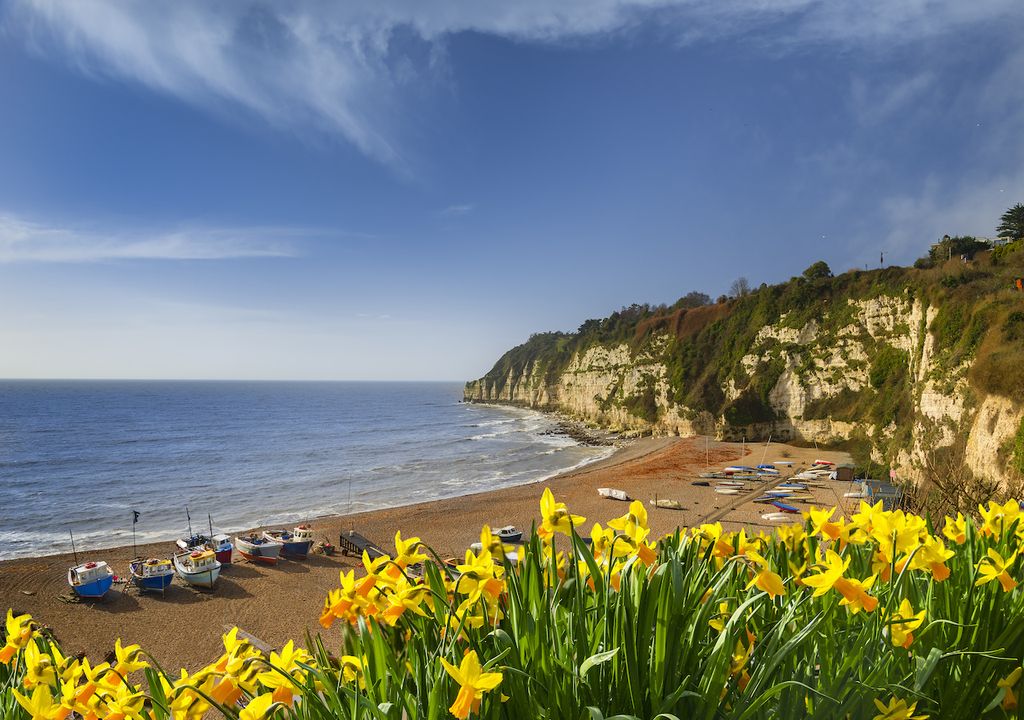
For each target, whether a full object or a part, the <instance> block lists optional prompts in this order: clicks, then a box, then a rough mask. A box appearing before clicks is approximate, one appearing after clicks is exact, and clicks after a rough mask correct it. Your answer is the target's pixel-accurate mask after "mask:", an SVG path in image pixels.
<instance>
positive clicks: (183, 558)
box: [172, 548, 220, 590]
mask: <svg viewBox="0 0 1024 720" xmlns="http://www.w3.org/2000/svg"><path fill="white" fill-rule="evenodd" d="M172 562H173V563H174V571H175V572H176V573H177V574H178V577H180V578H181V579H182V580H184V581H185V582H187V583H188V584H189V585H194V586H195V587H201V588H208V589H210V590H212V589H213V586H214V585H216V584H217V578H218V577H220V563H219V562H217V556H216V555H215V554H214V552H213V550H210V549H209V548H204V549H199V548H196V549H195V550H192V551H191V552H183V553H178V554H177V555H175V556H174V557H173V558H172Z"/></svg>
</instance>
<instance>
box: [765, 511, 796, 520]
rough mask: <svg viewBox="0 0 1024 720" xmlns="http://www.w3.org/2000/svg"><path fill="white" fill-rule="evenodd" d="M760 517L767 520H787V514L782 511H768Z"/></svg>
mask: <svg viewBox="0 0 1024 720" xmlns="http://www.w3.org/2000/svg"><path fill="white" fill-rule="evenodd" d="M761 519H762V520H767V521H768V522H788V521H789V514H788V513H784V512H770V513H765V514H764V515H762V516H761Z"/></svg>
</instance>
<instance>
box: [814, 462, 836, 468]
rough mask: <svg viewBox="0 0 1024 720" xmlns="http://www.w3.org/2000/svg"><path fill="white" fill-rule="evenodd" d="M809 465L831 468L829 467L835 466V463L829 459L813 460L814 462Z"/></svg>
mask: <svg viewBox="0 0 1024 720" xmlns="http://www.w3.org/2000/svg"><path fill="white" fill-rule="evenodd" d="M811 465H812V466H814V465H819V466H822V467H828V468H831V467H833V466H835V463H834V462H832V461H831V460H815V461H814V462H812V463H811Z"/></svg>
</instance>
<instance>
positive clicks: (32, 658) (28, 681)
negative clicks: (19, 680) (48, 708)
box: [23, 642, 60, 690]
mask: <svg viewBox="0 0 1024 720" xmlns="http://www.w3.org/2000/svg"><path fill="white" fill-rule="evenodd" d="M55 649H56V648H55ZM57 653H58V654H59V653H60V651H59V650H57ZM23 684H24V685H25V687H26V688H29V689H30V690H31V689H32V688H33V687H35V686H36V685H40V684H42V685H54V686H55V685H56V684H57V670H56V668H55V667H54V658H52V657H50V655H49V653H45V652H43V651H42V650H40V649H39V645H38V644H36V643H34V642H30V643H29V644H28V645H26V646H25V679H24V681H23Z"/></svg>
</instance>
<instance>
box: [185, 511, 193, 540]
mask: <svg viewBox="0 0 1024 720" xmlns="http://www.w3.org/2000/svg"><path fill="white" fill-rule="evenodd" d="M185 517H186V518H188V539H189V542H191V541H192V516H191V515H189V514H188V505H186V506H185Z"/></svg>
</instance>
